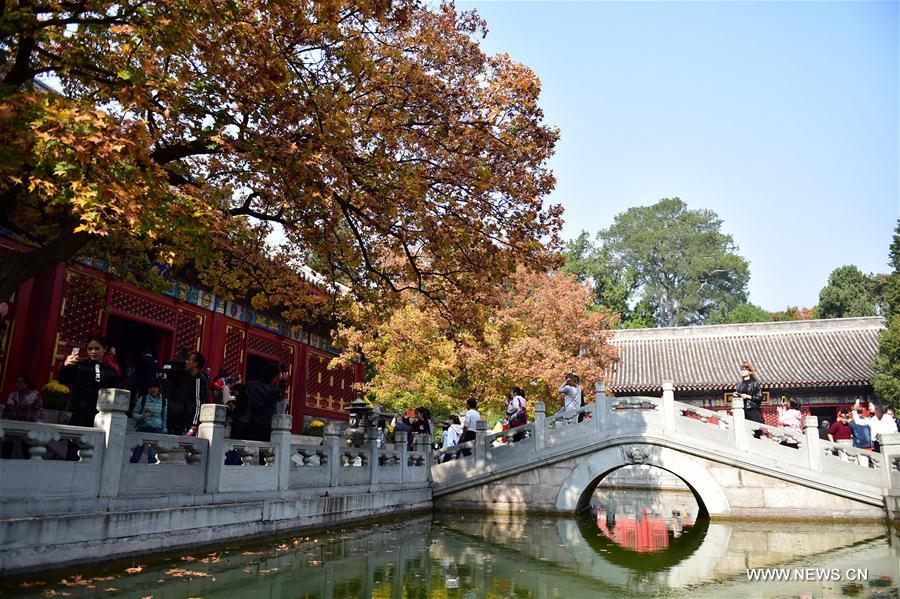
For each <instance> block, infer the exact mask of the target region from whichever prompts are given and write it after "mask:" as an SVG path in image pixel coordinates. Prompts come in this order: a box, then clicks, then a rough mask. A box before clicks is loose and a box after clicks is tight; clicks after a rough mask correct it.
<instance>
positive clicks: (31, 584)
mask: <svg viewBox="0 0 900 599" xmlns="http://www.w3.org/2000/svg"><path fill="white" fill-rule="evenodd" d="M46 584H47V583H46V582H43V581H41V580H35V581H34V582H23V583H22V584H20V585H19V588H21V589H30V588H31V587H42V586H45V585H46Z"/></svg>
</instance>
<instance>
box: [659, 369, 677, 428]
mask: <svg viewBox="0 0 900 599" xmlns="http://www.w3.org/2000/svg"><path fill="white" fill-rule="evenodd" d="M662 390H663V392H662V413H663V414H662V415H663V430H664V431H667V432H670V433H674V432H675V383H673V382H672V381H663V384H662Z"/></svg>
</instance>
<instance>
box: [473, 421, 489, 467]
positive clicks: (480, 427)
mask: <svg viewBox="0 0 900 599" xmlns="http://www.w3.org/2000/svg"><path fill="white" fill-rule="evenodd" d="M487 452H488V446H487V423H486V422H485V421H484V420H479V421H478V422H476V423H475V452H474V455H475V468H477V469H478V470H484V461H485V459H486V458H487Z"/></svg>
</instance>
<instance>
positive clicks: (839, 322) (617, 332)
mask: <svg viewBox="0 0 900 599" xmlns="http://www.w3.org/2000/svg"><path fill="white" fill-rule="evenodd" d="M884 327H885V322H884V318H883V317H881V316H861V317H854V318H828V319H814V320H788V321H780V322H754V323H738V324H716V325H697V326H686V327H658V328H646V329H614V330H612V331H610V332H611V333H612V341H614V342H615V341H632V340H639V339H640V340H643V339H659V340H663V339H683V338H690V337H694V338H710V337H756V336H765V335H789V334H801V333H803V334H815V333H828V332H835V331H871V330H879V329H883V328H884Z"/></svg>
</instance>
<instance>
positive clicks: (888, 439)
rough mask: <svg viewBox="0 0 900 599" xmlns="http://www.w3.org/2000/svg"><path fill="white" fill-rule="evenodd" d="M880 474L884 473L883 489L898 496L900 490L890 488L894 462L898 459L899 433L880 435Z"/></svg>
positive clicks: (899, 455)
mask: <svg viewBox="0 0 900 599" xmlns="http://www.w3.org/2000/svg"><path fill="white" fill-rule="evenodd" d="M881 455H882V456H883V457H882V462H883V463H882V465H881V467H882V472H884V488H885V489H887V490H889V491H893V494H894V495H897V494H900V488H897V487H892V486H891V483H892V482H893V476H892V474H893V473H894V464H893V462H894V460H896V459H898V458H900V433H891V434H889V435H881Z"/></svg>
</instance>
